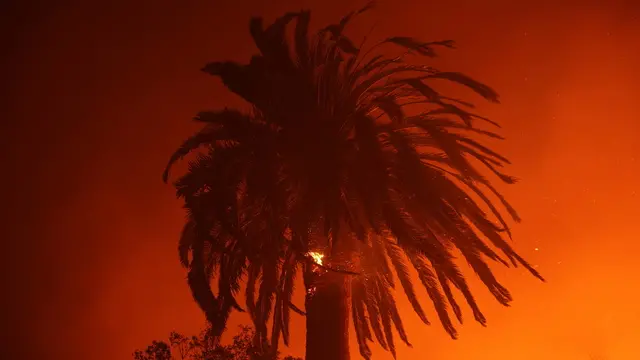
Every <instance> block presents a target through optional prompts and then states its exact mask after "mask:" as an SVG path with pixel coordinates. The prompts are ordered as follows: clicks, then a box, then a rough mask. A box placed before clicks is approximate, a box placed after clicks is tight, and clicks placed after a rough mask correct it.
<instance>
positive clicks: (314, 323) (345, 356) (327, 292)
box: [305, 272, 349, 360]
mask: <svg viewBox="0 0 640 360" xmlns="http://www.w3.org/2000/svg"><path fill="white" fill-rule="evenodd" d="M311 277H312V278H314V279H313V281H310V282H309V283H308V286H307V289H310V290H311V293H309V291H308V292H307V296H306V300H305V305H306V311H307V317H306V318H307V336H306V338H307V346H306V355H305V359H306V360H349V308H348V304H347V300H348V295H349V294H348V292H347V287H346V281H345V278H344V276H341V275H339V274H333V273H331V272H327V273H324V274H322V275H319V276H311Z"/></svg>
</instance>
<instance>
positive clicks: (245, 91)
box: [164, 5, 542, 358]
mask: <svg viewBox="0 0 640 360" xmlns="http://www.w3.org/2000/svg"><path fill="white" fill-rule="evenodd" d="M369 8H370V5H369V6H367V7H365V8H363V9H361V10H359V11H356V12H352V13H350V14H348V15H347V16H345V17H344V18H342V19H341V21H340V22H339V23H338V24H334V25H330V26H328V27H326V28H323V29H321V30H320V31H318V32H317V33H315V34H313V36H309V23H310V12H308V11H302V12H298V13H288V14H285V15H284V16H282V17H280V18H278V19H277V20H276V21H275V22H274V23H273V24H272V25H270V26H268V27H266V28H263V25H262V19H261V18H254V19H252V20H251V23H250V32H251V35H252V37H253V40H254V41H255V44H256V45H257V47H258V49H259V51H260V54H259V55H255V56H253V57H252V58H251V61H250V62H249V63H248V64H239V63H236V62H231V61H223V62H212V63H209V64H207V65H206V66H205V67H204V69H203V71H204V72H206V73H208V74H211V75H214V76H217V77H219V78H220V79H221V80H222V81H223V83H224V84H225V85H226V87H227V88H228V89H229V90H231V91H232V92H234V93H235V94H237V95H239V96H241V97H242V98H243V99H245V100H246V101H247V102H248V103H249V104H250V105H251V106H252V110H251V111H250V112H246V113H244V112H241V111H237V110H231V109H224V110H220V111H204V112H201V113H199V114H198V115H197V116H196V118H195V120H196V121H198V122H201V123H202V124H203V125H204V126H203V128H202V130H201V131H199V132H197V133H196V134H194V135H193V136H192V137H190V138H189V139H187V140H186V141H185V142H184V144H183V145H182V146H181V147H180V148H179V149H178V150H177V151H176V153H175V154H174V155H173V157H172V158H171V160H170V163H169V165H168V166H167V170H166V171H165V174H164V179H165V181H166V180H167V177H168V170H169V168H170V166H171V165H172V164H173V163H174V162H175V161H177V160H179V159H180V158H182V157H184V156H185V155H187V154H189V153H190V152H192V151H194V150H197V149H200V148H202V147H205V148H206V151H199V152H198V154H197V157H196V159H195V160H193V161H192V162H191V163H190V165H189V169H188V171H187V173H186V174H185V175H183V176H182V177H181V178H180V179H179V180H178V181H177V182H176V183H175V186H176V188H177V194H178V196H179V197H181V198H183V199H184V202H185V207H186V209H187V211H188V220H187V223H186V225H185V228H184V231H183V235H182V238H181V240H180V256H181V261H182V263H183V265H184V266H185V267H188V268H189V275H188V282H189V285H190V287H191V289H192V292H193V296H194V298H195V300H196V301H197V303H198V304H199V305H200V306H201V307H202V309H203V310H204V312H205V314H206V316H207V318H208V320H209V321H210V322H211V323H212V324H214V326H218V328H219V329H218V331H219V332H221V331H222V330H223V329H224V324H225V323H226V319H227V317H228V316H229V313H230V311H231V309H232V308H236V309H238V310H241V307H240V306H239V305H238V303H237V302H236V300H235V298H234V294H236V293H237V292H238V291H239V290H240V283H241V280H242V279H245V280H246V308H247V310H248V312H249V313H250V315H251V317H252V319H253V321H254V324H255V326H256V332H257V334H258V336H259V337H260V338H259V340H260V341H261V342H263V343H264V342H265V341H266V339H268V338H270V340H271V343H272V345H273V346H274V347H275V346H277V344H278V341H279V339H280V336H282V337H283V340H284V341H285V343H287V342H288V334H289V329H288V324H289V315H290V310H292V309H293V310H294V311H299V310H298V309H297V308H296V307H295V306H293V305H292V304H291V297H292V292H293V288H294V282H295V280H294V279H295V276H296V274H297V272H298V270H299V268H302V269H303V270H305V271H306V273H310V271H314V272H318V271H332V270H335V271H337V272H345V273H349V274H351V275H350V281H349V283H350V284H351V285H350V292H351V311H352V320H353V323H354V325H355V329H356V336H357V338H358V343H359V345H360V353H361V354H362V356H363V357H365V358H369V357H370V350H369V348H368V345H367V344H368V341H369V340H373V339H376V340H377V341H378V342H379V343H380V344H381V345H382V346H383V347H384V348H385V349H388V350H389V351H391V352H393V353H394V354H395V346H394V342H393V334H392V329H394V328H395V331H396V332H397V333H398V334H399V336H400V338H401V339H402V340H403V341H404V342H405V343H407V344H408V343H409V341H408V339H407V335H406V334H405V331H404V328H403V325H402V321H401V317H400V315H399V313H398V309H397V308H396V305H395V300H394V296H393V294H392V292H391V290H390V289H391V288H393V287H394V285H395V281H396V280H398V282H399V283H400V285H401V286H402V288H403V290H404V292H405V293H406V295H407V296H408V298H409V300H410V302H411V304H412V306H413V308H414V310H415V312H416V313H417V314H418V315H419V317H420V318H421V319H422V320H423V321H424V322H425V323H429V321H428V319H427V317H426V315H425V313H424V311H423V309H422V307H421V305H420V302H419V301H418V298H417V296H416V293H415V291H414V288H413V283H412V279H411V276H410V272H409V270H410V267H413V268H414V269H415V270H416V271H417V274H418V279H419V280H420V282H422V284H423V285H424V286H425V288H426V290H427V293H428V295H429V297H430V299H431V301H432V303H433V305H434V307H435V309H436V311H437V315H438V317H439V320H440V322H441V323H442V325H443V326H444V328H445V330H446V331H447V332H448V333H449V334H450V335H451V336H452V337H454V338H455V337H456V330H455V328H454V325H453V322H452V320H451V319H450V317H449V316H450V315H449V311H448V309H449V308H450V309H451V310H452V312H453V314H454V315H455V317H456V318H457V319H458V320H460V321H461V320H462V316H461V310H460V307H459V305H458V303H457V302H456V300H455V298H454V296H453V293H452V287H455V288H456V289H458V290H459V291H460V292H461V294H462V295H463V297H464V299H465V301H466V302H467V303H468V304H469V305H470V307H471V309H472V312H473V316H474V318H475V319H476V320H477V321H479V322H480V323H482V324H484V323H485V317H484V316H483V314H482V313H481V311H480V309H479V308H478V306H477V304H476V302H475V300H474V297H473V295H472V293H471V291H470V289H469V286H468V284H467V282H466V281H465V278H464V277H463V275H462V274H461V272H460V271H459V269H458V266H457V265H456V260H455V257H454V255H455V254H456V253H458V254H460V255H461V256H462V257H463V258H464V259H465V260H466V261H467V262H468V263H469V264H470V266H471V267H472V268H473V270H474V271H475V273H476V274H477V275H478V276H479V278H480V279H481V280H482V282H483V283H484V284H485V285H486V286H487V288H488V289H489V290H490V291H491V293H492V294H493V296H494V297H495V298H496V299H497V300H498V301H499V302H500V303H502V304H505V305H506V304H507V303H508V302H509V301H510V300H511V296H510V294H509V292H508V291H507V289H505V288H504V287H503V286H502V285H500V284H499V283H498V281H497V280H496V279H495V277H494V275H493V274H492V271H491V269H490V267H489V265H488V263H487V259H489V260H493V261H498V262H500V263H503V264H505V265H509V264H512V265H514V266H517V265H518V264H522V265H523V266H524V267H525V268H527V269H528V270H529V271H530V272H531V273H532V274H533V275H535V276H536V277H538V278H540V279H542V277H541V276H540V275H539V274H538V273H537V272H536V271H535V270H534V269H533V268H532V267H531V266H530V265H529V264H528V263H527V262H526V261H525V260H524V259H522V258H521V257H520V256H519V255H518V254H517V253H516V252H515V251H514V250H513V249H512V247H511V246H510V245H509V244H508V242H507V238H508V237H509V236H510V232H509V227H508V225H507V223H506V221H505V220H504V219H503V216H502V215H501V212H500V211H499V210H498V209H497V207H496V205H494V202H493V201H492V200H490V198H489V195H491V196H493V197H494V198H496V199H498V201H499V202H500V203H501V204H502V205H503V206H504V207H505V208H506V210H507V212H508V214H509V215H510V216H511V217H512V218H513V219H514V220H515V221H519V218H518V215H517V214H516V212H515V210H514V209H513V208H512V207H511V206H510V205H509V204H508V203H507V201H506V200H505V199H504V198H503V197H502V196H501V195H500V194H499V193H498V191H496V189H495V188H494V187H493V186H492V185H491V183H490V182H489V181H488V180H487V179H486V178H485V177H484V176H483V175H482V174H481V173H480V172H479V171H478V170H477V168H476V166H474V164H473V162H475V163H478V164H481V165H483V166H484V167H486V168H487V169H489V170H490V171H491V172H493V173H494V174H496V175H497V176H498V177H499V179H500V180H502V181H504V182H506V183H509V184H511V183H514V182H515V179H514V178H512V177H510V176H507V175H504V174H503V173H501V172H499V170H498V168H499V167H501V166H503V165H504V164H506V163H508V160H507V159H506V158H504V157H503V156H501V155H500V154H498V153H496V152H494V151H492V150H491V149H489V148H487V147H485V146H483V145H482V144H481V143H479V142H478V141H477V140H475V139H474V137H475V138H477V137H478V136H479V137H492V138H500V136H499V135H497V134H495V133H492V132H489V131H486V130H482V129H480V128H478V127H476V122H478V121H482V122H485V123H489V124H493V125H496V126H497V124H496V123H494V122H492V121H490V120H488V119H486V118H483V117H480V116H478V115H475V114H473V113H471V112H470V111H469V109H470V108H472V105H471V104H469V103H466V102H464V101H461V100H457V99H454V98H450V97H447V96H444V95H442V94H440V93H439V92H438V91H436V90H435V89H434V88H432V86H431V85H430V83H431V82H432V81H434V80H447V81H450V82H454V83H457V84H460V85H462V86H465V87H467V88H469V89H471V90H473V91H475V92H476V93H477V94H479V95H481V96H482V97H484V98H485V99H487V100H489V101H492V102H498V95H497V94H496V92H495V91H493V90H492V89H491V88H489V87H488V86H486V85H483V84H481V83H479V82H477V81H475V80H473V79H471V78H469V77H468V76H465V75H463V74H460V73H457V72H443V71H439V70H437V69H435V68H433V67H429V66H424V65H416V64H414V63H412V62H410V61H409V59H410V56H412V55H414V58H415V56H422V57H427V58H428V57H433V56H435V52H434V49H435V48H437V47H449V48H451V47H453V46H454V44H453V42H452V41H440V42H420V41H417V40H415V39H412V38H408V37H391V38H388V39H386V40H384V41H382V42H380V43H378V44H376V45H375V46H373V47H372V48H370V49H369V50H368V51H366V52H365V51H362V50H361V49H360V48H359V47H357V46H355V45H354V43H353V42H352V41H351V40H350V39H349V38H348V37H346V36H345V35H344V29H345V27H346V25H347V24H348V23H349V21H350V20H351V19H352V18H353V17H354V16H355V15H357V14H360V13H362V12H363V11H365V10H368V9H369ZM293 20H295V28H294V31H293V36H292V38H291V39H289V38H288V36H286V30H287V25H288V24H289V23H291V22H292V21H293ZM385 44H390V45H395V46H397V48H398V49H401V50H402V52H401V53H400V55H399V56H387V55H385V54H382V53H380V52H379V50H380V48H381V46H382V45H385ZM487 192H488V193H489V195H487ZM482 203H483V204H484V205H483V204H482ZM483 208H486V209H488V211H489V212H490V213H491V215H489V214H487V213H486V211H485V210H483ZM492 219H494V220H492ZM494 221H495V222H494ZM498 251H499V252H501V253H502V255H499V254H498ZM319 253H321V254H323V255H324V258H323V261H322V262H320V261H318V258H317V254H319ZM310 255H313V256H310ZM314 256H315V258H314ZM394 272H395V274H396V276H395V278H394V274H393V273H394ZM214 278H215V279H216V280H217V282H218V284H217V294H214V292H213V290H212V289H211V286H210V281H211V280H212V279H214ZM307 290H308V291H309V294H310V295H309V296H312V291H313V289H307ZM256 295H257V298H256ZM270 319H272V320H273V326H272V329H271V334H270V335H269V334H268V331H267V322H268V321H269V320H270ZM216 324H217V325H216Z"/></svg>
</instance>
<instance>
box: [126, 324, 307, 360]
mask: <svg viewBox="0 0 640 360" xmlns="http://www.w3.org/2000/svg"><path fill="white" fill-rule="evenodd" d="M253 338H254V331H253V329H252V328H251V327H248V326H241V327H240V333H239V334H237V335H236V336H234V337H233V342H232V343H231V344H229V345H216V344H214V343H213V342H212V341H211V334H210V331H209V329H207V330H205V331H203V332H202V333H200V335H198V336H191V337H187V336H184V335H182V334H179V333H177V332H172V333H171V334H170V335H169V339H168V341H157V340H154V341H153V342H152V343H151V345H149V346H147V348H146V349H144V350H136V351H135V352H134V353H133V358H134V360H177V359H180V360H280V359H281V357H280V355H279V354H278V353H276V354H275V355H273V354H262V353H260V352H259V351H257V349H256V348H255V347H254V346H253ZM283 360H302V359H300V358H295V357H292V356H286V357H285V358H283Z"/></svg>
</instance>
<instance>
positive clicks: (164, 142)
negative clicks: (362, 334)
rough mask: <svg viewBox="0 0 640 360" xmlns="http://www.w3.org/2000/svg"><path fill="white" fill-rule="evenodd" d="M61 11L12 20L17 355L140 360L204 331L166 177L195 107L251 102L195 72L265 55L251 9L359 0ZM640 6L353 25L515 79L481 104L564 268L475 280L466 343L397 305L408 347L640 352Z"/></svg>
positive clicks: (64, 6)
mask: <svg viewBox="0 0 640 360" xmlns="http://www.w3.org/2000/svg"><path fill="white" fill-rule="evenodd" d="M52 3H54V2H50V3H47V4H48V5H46V6H45V4H44V3H43V4H41V5H40V6H38V7H36V6H35V5H37V3H29V4H31V5H33V7H32V8H27V6H28V5H29V4H24V3H22V4H20V3H16V4H14V6H12V7H11V8H7V10H6V11H4V12H3V13H4V15H3V17H4V20H3V22H4V25H3V27H6V29H5V30H6V31H3V35H2V36H3V39H4V40H5V41H3V43H4V44H5V45H3V46H4V48H3V53H5V54H6V56H3V58H4V60H3V63H4V64H5V65H4V66H3V72H5V73H6V75H4V76H3V78H4V80H3V85H7V89H6V92H5V91H3V93H4V94H5V96H3V100H2V101H3V102H5V104H4V105H2V107H3V112H5V111H6V115H4V116H3V118H4V119H3V125H2V134H1V136H2V152H3V155H2V156H3V160H5V161H3V162H4V164H5V169H4V171H3V173H4V176H3V181H6V185H5V188H4V190H6V191H5V195H3V197H4V198H5V200H3V203H4V204H5V209H7V210H8V211H7V213H8V215H5V216H4V217H3V220H4V221H3V222H5V224H6V225H7V226H6V229H7V230H6V231H4V233H5V234H6V237H5V240H6V241H7V244H8V246H7V247H5V251H4V252H3V253H4V255H5V256H6V257H7V259H6V261H4V262H3V263H4V264H5V266H6V267H7V269H6V270H5V271H4V278H5V281H6V283H7V285H6V286H4V287H5V288H9V289H11V291H10V292H9V294H10V295H9V296H8V297H7V301H8V302H9V303H8V305H7V306H5V310H7V312H8V314H9V316H8V317H7V318H8V321H3V323H4V324H3V325H5V326H7V327H8V329H7V330H9V331H10V332H8V334H9V335H10V336H7V337H5V339H6V341H7V342H8V344H7V346H5V347H6V348H7V349H9V350H11V351H12V353H11V355H13V354H15V355H19V356H18V357H16V358H23V357H24V358H36V357H39V358H40V359H95V360H103V359H104V360H112V359H127V358H128V357H129V356H130V354H131V352H132V351H133V350H134V348H137V347H143V346H145V345H146V344H147V343H149V342H150V341H151V340H153V339H157V338H161V337H164V336H166V335H167V334H168V332H169V331H171V330H173V329H175V330H178V331H182V332H187V333H191V332H195V331H197V329H199V328H200V327H201V326H202V324H203V317H202V315H201V313H200V311H199V309H198V308H197V306H196V305H195V303H194V302H193V301H192V299H191V295H190V293H189V290H188V288H187V285H186V282H185V279H184V278H185V273H184V271H183V270H182V269H181V268H180V266H179V262H178V259H177V254H176V241H177V237H178V234H179V231H180V229H181V226H182V224H183V220H184V215H183V212H182V210H181V204H180V202H179V201H177V200H176V199H175V197H174V194H173V191H172V188H171V187H170V186H167V185H165V184H163V183H162V181H161V173H162V170H163V167H164V165H165V163H166V161H167V160H168V156H169V155H170V154H171V152H172V151H173V150H174V148H175V147H176V146H177V145H178V144H179V142H180V141H181V140H182V139H183V138H184V137H186V136H187V135H188V134H189V133H190V132H192V131H193V130H194V129H195V128H194V126H193V124H191V123H190V121H189V119H190V118H191V117H192V116H193V115H194V114H195V113H196V112H197V111H199V110H202V109H207V108H216V107H222V106H225V105H226V106H235V105H239V104H240V102H239V100H238V99H236V98H234V97H233V96H231V95H229V94H228V93H227V92H225V90H224V88H223V86H222V85H221V84H220V82H219V81H218V80H216V79H213V78H211V77H209V76H207V75H205V74H204V73H201V72H199V71H198V69H200V68H201V66H202V65H204V64H205V63H206V62H207V61H210V60H215V59H225V58H231V59H236V60H246V59H248V57H249V56H250V55H251V54H252V53H253V52H254V51H255V49H254V47H253V45H252V42H251V39H250V36H249V33H248V20H249V17H250V16H252V15H264V16H265V17H266V18H267V19H268V20H272V19H273V18H274V17H275V16H277V15H280V14H282V13H284V12H285V11H290V10H293V11H295V10H299V9H302V8H310V9H312V10H313V13H312V14H313V15H312V16H313V21H314V24H316V25H319V24H324V23H326V22H328V21H334V20H336V19H338V18H340V17H341V16H342V15H343V14H345V13H346V12H347V11H349V10H352V9H354V8H357V7H360V6H361V5H362V4H363V2H359V1H353V0H346V1H345V0H343V1H335V0H332V1H322V2H321V1H317V2H312V1H293V0H286V1H278V2H277V4H276V2H268V1H233V2H231V1H229V2H221V1H213V0H208V1H204V0H193V1H183V2H177V1H176V2H172V1H148V0H138V1H121V0H112V1H110V2H100V3H98V2H92V1H75V2H74V1H59V2H55V3H56V4H55V5H52ZM639 15H640V5H638V4H635V2H633V1H627V2H622V1H604V0H602V1H599V2H598V1H581V2H579V1H575V2H572V1H535V2H534V1H526V0H523V1H507V0H488V1H479V0H477V1H471V0H469V1H461V0H449V1H442V2H438V1H429V2H421V1H408V0H395V1H381V2H380V4H379V6H378V8H377V10H375V11H373V12H371V13H370V14H368V15H366V16H363V17H362V18H360V19H358V20H357V21H356V22H354V27H353V34H356V36H355V37H356V38H357V34H360V35H363V34H366V33H367V32H368V31H369V29H370V28H371V26H372V25H373V24H376V27H375V30H374V33H373V34H374V35H372V36H378V37H383V36H389V35H409V36H415V37H420V38H423V39H425V40H441V39H454V40H456V42H457V44H458V49H457V50H454V51H444V50H443V51H441V52H440V55H441V57H440V58H439V59H438V60H436V61H435V62H434V64H435V65H436V66H437V67H440V68H443V69H452V70H456V71H462V72H464V73H467V74H469V75H471V76H473V77H475V78H478V79H480V80H482V81H483V82H486V83H488V84H490V85H491V86H492V87H494V88H495V89H496V90H498V92H499V93H500V94H501V102H502V104H501V105H486V104H483V103H482V102H480V101H478V104H480V106H479V112H481V113H482V114H484V115H488V116H489V117H491V118H493V119H494V120H497V121H499V122H500V123H501V124H502V125H503V129H502V130H501V133H502V134H503V135H505V136H506V138H507V140H506V141H505V142H501V143H499V144H496V147H497V149H498V150H500V151H501V152H502V153H504V154H506V155H507V157H509V159H510V160H511V161H512V162H513V165H512V166H511V167H510V168H509V173H511V174H514V175H516V176H518V177H519V178H521V179H522V181H521V182H520V183H518V184H517V185H513V186H508V187H501V189H502V190H503V192H504V193H505V195H507V197H508V198H509V199H510V200H511V201H512V203H513V204H514V205H515V206H516V207H517V209H518V210H519V211H520V213H521V215H522V217H523V219H524V221H523V223H522V224H514V241H515V246H516V249H517V250H519V251H520V253H521V254H522V255H523V256H524V257H525V258H527V259H528V260H529V261H530V262H532V263H533V264H536V265H537V266H538V269H539V270H540V271H541V272H542V273H543V275H544V276H545V277H546V278H547V279H548V282H547V283H545V284H542V283H539V282H538V281H536V280H535V279H534V278H533V277H531V276H530V275H529V274H525V273H524V271H522V270H521V269H516V270H514V269H500V268H499V267H496V269H497V270H498V271H497V274H498V275H499V277H500V279H501V280H503V281H504V284H505V285H507V287H508V288H509V289H510V290H511V291H512V293H513V295H514V298H515V301H514V302H513V305H512V307H511V308H504V307H502V306H500V305H499V304H497V303H496V302H495V301H494V300H493V299H492V298H491V296H490V294H489V293H488V292H487V291H486V290H484V289H483V288H481V287H480V286H478V285H479V284H478V283H477V282H472V283H473V285H475V286H474V288H475V289H476V291H477V294H478V295H477V296H478V300H479V302H480V304H481V306H482V308H483V309H484V310H485V314H486V315H487V318H488V321H489V326H488V327H487V328H482V327H481V326H480V325H478V324H475V323H473V321H472V319H471V318H469V316H467V319H466V320H467V321H466V322H465V325H464V326H462V327H461V328H460V339H459V340H457V341H453V340H450V339H449V338H448V337H447V335H446V334H445V332H444V330H442V329H441V328H440V327H439V326H438V325H437V322H434V325H432V326H430V327H425V326H424V325H422V324H421V322H420V321H419V319H418V318H417V316H415V315H414V314H413V312H412V310H411V308H410V306H408V305H407V304H406V303H404V302H401V304H402V307H403V309H404V310H405V311H404V315H405V317H406V321H405V325H406V327H407V330H408V332H409V340H410V341H411V342H412V343H413V345H414V347H413V348H412V349H409V348H405V347H400V349H399V353H398V357H399V358H400V359H423V358H425V359H426V358H430V359H442V360H454V359H470V360H483V359H493V360H498V359H499V360H507V359H509V360H511V359H518V360H533V359H540V358H545V359H547V360H573V359H575V360H578V359H587V358H588V356H589V354H592V355H596V356H602V357H606V358H608V359H615V360H632V359H637V357H636V356H637V354H638V350H637V342H638V340H640V310H638V307H637V305H636V304H638V303H640V290H638V287H637V286H636V285H634V284H635V282H636V281H637V280H638V278H639V277H640V266H639V265H638V262H637V260H636V259H635V257H636V256H637V254H638V252H639V251H640V245H638V244H639V242H638V241H637V239H638V237H639V236H640V210H638V207H637V203H638V200H640V189H639V188H638V185H640V184H639V179H640V154H638V150H640V139H639V138H640V122H639V121H638V117H639V115H640V113H639V110H638V101H639V100H640V97H639V94H640V70H638V67H637V66H638V65H637V64H640V46H638V44H640V16H639ZM457 95H460V96H464V95H466V94H457ZM470 99H472V100H478V99H476V98H470ZM7 165H8V166H7ZM399 297H400V298H402V297H403V295H399ZM298 303H299V304H301V303H302V297H301V296H300V294H299V299H298ZM425 304H426V303H425ZM429 314H431V317H432V318H434V317H435V316H434V314H433V311H432V310H431V311H430V313H428V314H427V315H429ZM246 320H247V318H246V317H243V316H242V315H238V316H236V315H234V316H233V317H232V321H231V324H230V325H229V328H230V329H231V330H234V329H235V327H236V325H237V324H240V323H241V322H246ZM293 321H294V323H293V324H292V326H293V327H297V328H299V329H300V331H297V332H294V333H293V334H292V346H291V349H290V352H291V353H292V354H294V355H301V354H303V352H304V331H303V330H304V321H303V319H302V318H300V317H294V318H293ZM352 346H355V341H354V342H353V344H352ZM285 351H287V350H285ZM352 353H353V354H356V353H357V350H355V347H354V350H353V351H352ZM374 357H375V358H376V359H391V356H390V355H389V354H388V353H384V352H383V351H382V350H381V349H379V348H378V347H375V348H374Z"/></svg>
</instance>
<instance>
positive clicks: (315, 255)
mask: <svg viewBox="0 0 640 360" xmlns="http://www.w3.org/2000/svg"><path fill="white" fill-rule="evenodd" d="M307 255H309V256H311V258H312V259H313V261H314V262H315V263H316V264H318V265H322V259H324V254H321V253H319V252H315V251H309V252H308V253H307Z"/></svg>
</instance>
